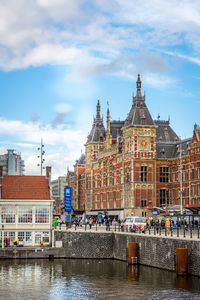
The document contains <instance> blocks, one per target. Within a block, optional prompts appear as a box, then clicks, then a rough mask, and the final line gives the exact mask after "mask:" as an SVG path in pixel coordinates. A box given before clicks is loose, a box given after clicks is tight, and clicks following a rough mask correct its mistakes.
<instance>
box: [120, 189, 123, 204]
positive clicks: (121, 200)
mask: <svg viewBox="0 0 200 300" xmlns="http://www.w3.org/2000/svg"><path fill="white" fill-rule="evenodd" d="M120 207H123V191H120Z"/></svg>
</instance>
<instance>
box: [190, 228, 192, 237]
mask: <svg viewBox="0 0 200 300" xmlns="http://www.w3.org/2000/svg"><path fill="white" fill-rule="evenodd" d="M190 238H192V228H191V227H190Z"/></svg>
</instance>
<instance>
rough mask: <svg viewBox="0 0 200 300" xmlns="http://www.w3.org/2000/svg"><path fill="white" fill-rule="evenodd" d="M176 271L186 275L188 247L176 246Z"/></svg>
mask: <svg viewBox="0 0 200 300" xmlns="http://www.w3.org/2000/svg"><path fill="white" fill-rule="evenodd" d="M176 272H177V274H178V275H187V272H188V249H187V248H176Z"/></svg>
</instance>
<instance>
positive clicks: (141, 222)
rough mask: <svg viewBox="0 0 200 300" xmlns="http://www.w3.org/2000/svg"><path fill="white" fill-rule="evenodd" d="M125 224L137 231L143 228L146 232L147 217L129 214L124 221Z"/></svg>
mask: <svg viewBox="0 0 200 300" xmlns="http://www.w3.org/2000/svg"><path fill="white" fill-rule="evenodd" d="M123 225H124V226H128V228H129V229H130V230H131V231H133V232H136V231H137V230H141V231H142V232H144V231H145V230H146V227H147V225H146V218H143V217H139V216H129V217H126V219H125V220H124V222H123Z"/></svg>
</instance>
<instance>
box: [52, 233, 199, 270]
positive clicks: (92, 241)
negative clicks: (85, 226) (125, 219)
mask: <svg viewBox="0 0 200 300" xmlns="http://www.w3.org/2000/svg"><path fill="white" fill-rule="evenodd" d="M56 240H62V241H63V247H64V249H65V256H66V257H68V258H98V259H101V258H105V259H106V258H114V259H119V260H123V261H127V246H128V243H138V263H139V264H142V265H147V266H152V267H157V268H161V269H166V270H170V271H176V248H187V249H188V274H192V275H196V276H200V242H199V241H198V240H196V241H195V240H189V239H184V240H181V239H176V238H171V237H169V238H163V237H155V236H147V235H142V234H138V235H136V234H134V235H133V234H129V233H112V232H111V233H102V232H101V233H98V232H96V233H94V232H93V233H92V232H64V231H57V232H56Z"/></svg>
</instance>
